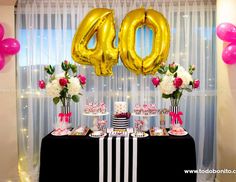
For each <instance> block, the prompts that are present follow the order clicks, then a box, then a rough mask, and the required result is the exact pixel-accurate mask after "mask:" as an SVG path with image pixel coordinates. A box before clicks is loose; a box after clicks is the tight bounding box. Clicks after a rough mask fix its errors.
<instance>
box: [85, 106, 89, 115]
mask: <svg viewBox="0 0 236 182" xmlns="http://www.w3.org/2000/svg"><path fill="white" fill-rule="evenodd" d="M84 112H85V113H87V114H88V113H90V106H89V105H88V104H86V105H85V106H84Z"/></svg>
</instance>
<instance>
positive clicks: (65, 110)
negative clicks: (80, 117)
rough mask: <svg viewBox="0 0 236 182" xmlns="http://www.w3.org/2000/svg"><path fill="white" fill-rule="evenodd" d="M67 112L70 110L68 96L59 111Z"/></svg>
mask: <svg viewBox="0 0 236 182" xmlns="http://www.w3.org/2000/svg"><path fill="white" fill-rule="evenodd" d="M69 112H70V98H66V99H65V103H64V105H62V106H61V113H64V114H68V113H69ZM69 122H70V118H69Z"/></svg>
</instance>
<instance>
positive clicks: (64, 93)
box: [38, 60, 86, 106]
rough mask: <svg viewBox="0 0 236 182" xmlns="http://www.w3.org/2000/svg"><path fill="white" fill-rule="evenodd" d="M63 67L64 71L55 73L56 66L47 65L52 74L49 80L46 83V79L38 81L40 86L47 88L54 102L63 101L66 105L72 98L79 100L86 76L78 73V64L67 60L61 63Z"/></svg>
mask: <svg viewBox="0 0 236 182" xmlns="http://www.w3.org/2000/svg"><path fill="white" fill-rule="evenodd" d="M61 68H62V70H63V71H64V72H63V73H60V74H55V67H53V66H51V65H48V66H46V67H45V68H44V70H45V71H46V72H47V74H49V76H50V78H49V82H48V83H47V84H46V83H45V81H44V80H40V81H39V82H38V86H39V88H40V89H46V92H47V95H48V96H51V97H53V103H54V104H58V103H59V102H60V101H61V103H62V105H63V106H65V105H66V102H67V101H68V100H70V99H72V100H73V101H74V102H79V96H80V95H82V94H81V93H80V91H81V89H83V88H84V85H85V84H86V77H85V76H84V75H77V66H76V65H75V64H71V63H69V62H68V61H67V60H65V61H64V62H62V63H61Z"/></svg>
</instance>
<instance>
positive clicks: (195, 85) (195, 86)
mask: <svg viewBox="0 0 236 182" xmlns="http://www.w3.org/2000/svg"><path fill="white" fill-rule="evenodd" d="M199 86H200V80H194V81H193V88H198V87H199Z"/></svg>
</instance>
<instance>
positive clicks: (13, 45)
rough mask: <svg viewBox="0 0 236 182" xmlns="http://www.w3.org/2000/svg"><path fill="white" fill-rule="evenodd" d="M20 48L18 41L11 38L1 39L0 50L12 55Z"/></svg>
mask: <svg viewBox="0 0 236 182" xmlns="http://www.w3.org/2000/svg"><path fill="white" fill-rule="evenodd" d="M19 50H20V43H19V42H18V41H17V40H16V39H13V38H7V39H3V40H2V41H1V42H0V52H1V53H3V54H7V55H14V54H16V53H18V52H19Z"/></svg>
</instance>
